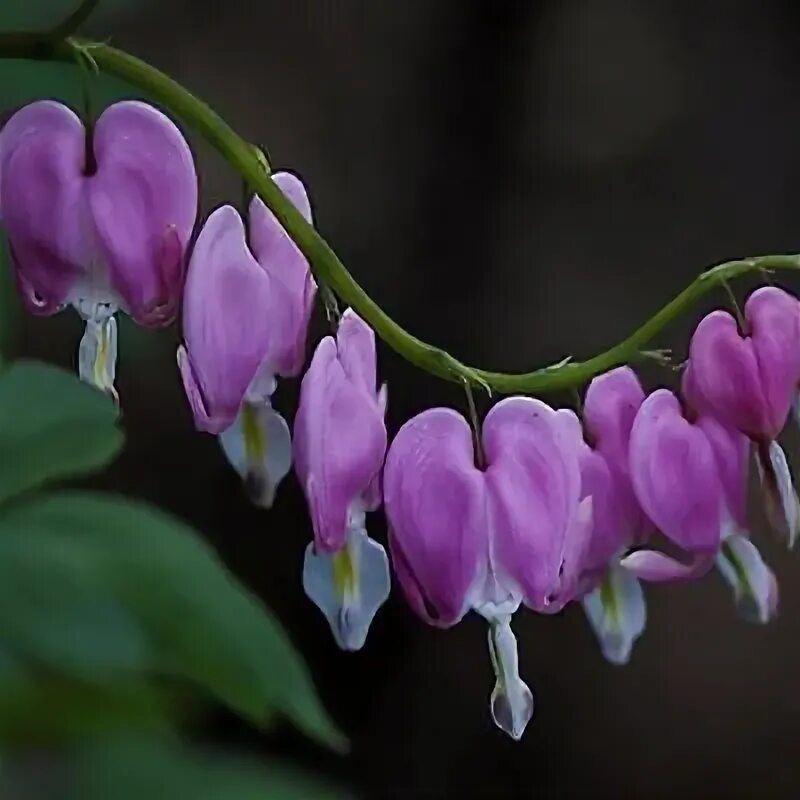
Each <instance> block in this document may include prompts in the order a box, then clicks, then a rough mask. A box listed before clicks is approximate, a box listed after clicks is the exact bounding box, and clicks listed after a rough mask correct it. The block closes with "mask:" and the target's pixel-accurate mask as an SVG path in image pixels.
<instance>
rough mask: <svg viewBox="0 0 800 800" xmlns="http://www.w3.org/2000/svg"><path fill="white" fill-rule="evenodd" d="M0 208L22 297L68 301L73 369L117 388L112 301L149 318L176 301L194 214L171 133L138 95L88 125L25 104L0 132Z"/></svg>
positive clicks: (43, 302) (180, 142) (48, 307)
mask: <svg viewBox="0 0 800 800" xmlns="http://www.w3.org/2000/svg"><path fill="white" fill-rule="evenodd" d="M0 208H2V209H3V224H4V225H5V228H6V232H7V234H8V240H9V246H10V250H11V256H12V261H13V263H14V268H15V274H16V279H17V283H18V285H19V288H20V291H21V293H22V298H23V301H24V302H25V305H26V306H27V308H28V309H29V310H30V311H31V312H33V313H35V314H53V313H55V312H57V311H59V310H61V309H62V308H63V307H64V306H66V305H73V306H74V307H75V308H76V309H77V311H78V313H79V314H80V315H81V316H82V317H83V319H84V320H85V321H86V331H85V333H84V335H83V339H82V340H81V345H80V350H79V372H80V375H81V377H82V378H83V379H84V380H86V381H88V382H89V383H93V384H95V385H97V386H98V387H99V388H101V389H103V390H104V391H106V392H108V393H110V394H115V392H114V386H113V381H114V374H115V365H116V355H117V351H116V341H117V331H116V322H115V320H114V316H113V315H114V313H115V312H116V310H117V309H118V308H120V309H122V310H123V311H125V312H127V313H128V314H130V315H131V316H132V317H133V319H134V320H136V322H138V323H139V324H140V325H145V326H148V327H158V326H163V325H168V324H169V323H171V322H172V321H173V320H174V318H175V315H176V313H177V310H178V305H179V303H180V298H181V292H182V290H183V278H184V264H185V254H186V248H187V246H188V243H189V239H190V237H191V233H192V229H193V228H194V223H195V219H196V216H197V175H196V173H195V167H194V161H193V158H192V154H191V151H190V150H189V146H188V145H187V144H186V141H185V140H184V138H183V136H182V135H181V133H180V131H179V130H178V129H177V128H176V127H175V125H174V124H173V123H172V122H171V121H170V120H169V119H167V117H165V116H164V115H163V114H162V113H161V112H160V111H157V110H156V109H155V108H153V107H152V106H149V105H147V104H145V103H140V102H134V101H124V102H120V103H116V104H114V105H112V106H110V107H109V108H108V109H106V110H105V112H103V114H101V116H100V117H99V119H98V120H97V122H96V123H95V125H94V126H93V128H92V129H91V131H90V132H88V131H87V130H86V128H85V127H84V125H83V123H82V122H81V120H80V119H79V118H78V117H77V116H76V115H75V114H74V113H73V112H72V111H71V110H70V109H69V108H67V107H66V106H63V105H61V104H60V103H56V102H53V101H49V100H48V101H39V102H35V103H31V104H30V105H28V106H26V107H25V108H23V109H21V110H20V111H18V112H17V113H16V114H14V115H13V116H12V117H11V119H10V120H9V121H8V123H7V124H6V125H5V127H4V128H3V130H2V133H1V134H0Z"/></svg>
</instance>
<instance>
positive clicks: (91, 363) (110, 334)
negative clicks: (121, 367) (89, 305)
mask: <svg viewBox="0 0 800 800" xmlns="http://www.w3.org/2000/svg"><path fill="white" fill-rule="evenodd" d="M113 314H114V312H113V310H112V309H109V308H108V307H105V306H104V307H102V308H99V309H96V310H95V314H94V315H93V316H91V317H86V318H85V319H86V327H85V328H84V331H83V336H82V337H81V341H80V345H79V346H78V374H79V375H80V378H81V380H82V381H84V382H86V383H88V384H91V385H92V386H96V387H97V388H98V389H100V391H101V392H105V393H106V394H107V395H109V396H110V397H112V398H113V399H114V400H115V401H116V400H117V399H118V397H117V391H116V389H115V388H114V380H115V378H116V375H117V319H116V317H114V316H113Z"/></svg>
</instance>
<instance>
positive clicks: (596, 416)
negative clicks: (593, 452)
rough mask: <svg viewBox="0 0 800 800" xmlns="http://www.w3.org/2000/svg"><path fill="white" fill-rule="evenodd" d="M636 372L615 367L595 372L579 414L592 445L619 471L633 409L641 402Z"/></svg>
mask: <svg viewBox="0 0 800 800" xmlns="http://www.w3.org/2000/svg"><path fill="white" fill-rule="evenodd" d="M644 397H645V395H644V390H643V389H642V386H641V384H640V383H639V379H638V378H637V377H636V373H635V372H634V371H633V370H632V369H631V368H630V367H618V368H617V369H612V370H611V371H610V372H606V373H605V374H604V375H599V376H598V377H596V378H595V379H594V380H593V381H592V382H591V383H590V384H589V388H588V389H587V390H586V398H585V400H584V404H583V416H584V420H585V422H586V429H587V431H588V433H589V436H590V439H591V441H592V444H593V445H594V447H595V448H596V449H597V450H599V451H600V452H601V453H602V454H603V455H604V456H605V457H606V458H607V459H608V460H609V461H610V462H611V463H612V464H614V466H615V467H616V468H618V469H620V470H621V471H622V472H624V473H627V472H628V443H629V441H630V437H631V428H632V427H633V421H634V419H635V418H636V412H637V411H638V410H639V407H640V406H641V405H642V403H643V402H644Z"/></svg>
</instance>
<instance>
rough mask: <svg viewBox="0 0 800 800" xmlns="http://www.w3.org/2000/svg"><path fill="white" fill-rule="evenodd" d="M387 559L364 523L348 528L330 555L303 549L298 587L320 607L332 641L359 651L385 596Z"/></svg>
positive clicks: (387, 584)
mask: <svg viewBox="0 0 800 800" xmlns="http://www.w3.org/2000/svg"><path fill="white" fill-rule="evenodd" d="M390 585H391V579H390V576H389V559H388V557H387V555H386V551H385V550H384V549H383V547H382V546H381V545H380V544H378V542H376V541H374V540H373V539H370V537H369V536H368V535H367V531H366V529H365V528H364V527H351V528H349V529H348V531H347V538H346V539H345V544H344V546H343V547H342V548H341V549H340V550H339V551H338V552H336V553H323V552H317V551H316V550H315V548H314V544H313V542H312V543H311V544H309V545H308V547H307V548H306V554H305V560H304V563H303V589H304V590H305V593H306V594H307V595H308V597H309V598H310V599H311V601H312V602H313V603H314V604H315V605H316V606H317V607H318V608H319V609H320V611H322V613H323V614H324V615H325V618H326V619H327V620H328V624H329V625H330V627H331V631H332V633H333V636H334V639H336V643H337V644H338V645H339V647H341V648H342V649H343V650H360V649H361V648H362V647H363V646H364V642H365V641H366V638H367V633H368V632H369V627H370V625H371V623H372V620H373V619H374V617H375V614H376V613H377V611H378V609H379V608H380V607H381V606H382V605H383V604H384V603H385V602H386V599H387V598H388V597H389V590H390Z"/></svg>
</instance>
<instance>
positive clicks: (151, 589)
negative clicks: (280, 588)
mask: <svg viewBox="0 0 800 800" xmlns="http://www.w3.org/2000/svg"><path fill="white" fill-rule="evenodd" d="M20 537H25V538H29V539H30V538H33V537H37V540H38V541H39V543H40V549H41V550H47V549H50V548H54V549H57V548H58V546H59V543H60V546H61V548H63V549H74V550H75V553H76V558H79V559H80V561H81V563H84V564H86V565H90V570H91V574H92V575H94V576H96V580H99V581H102V582H103V584H104V585H105V586H106V587H108V589H109V590H110V592H111V594H112V596H113V597H114V598H116V599H118V600H119V602H120V604H121V605H122V606H123V607H124V608H125V609H126V610H127V611H128V612H129V613H130V614H131V616H133V617H134V618H135V619H136V620H137V621H138V623H139V624H140V625H141V627H142V629H143V630H144V632H145V634H146V636H147V637H148V639H149V641H151V642H153V643H154V644H153V647H154V653H155V654H156V655H157V657H158V667H159V668H160V669H161V670H162V671H164V672H166V673H168V674H174V675H176V676H182V677H185V678H188V679H190V680H192V681H194V682H196V683H197V684H199V685H200V686H202V687H204V688H205V689H206V690H207V691H209V692H211V693H213V694H214V695H215V696H216V697H218V698H219V699H220V700H222V701H223V702H225V703H226V704H228V705H229V706H230V707H231V708H233V709H234V710H235V711H237V712H239V713H241V714H243V715H245V716H247V717H248V718H249V719H251V720H252V721H254V722H256V723H260V722H263V721H264V720H265V718H266V715H267V714H268V713H269V712H270V711H271V710H275V711H278V712H280V713H282V714H284V715H286V716H287V717H288V718H289V719H291V720H292V721H293V722H294V723H295V724H296V725H298V726H299V727H300V728H301V729H302V730H304V731H305V732H306V733H308V734H310V735H312V736H314V737H316V738H318V739H319V740H321V741H323V742H325V743H327V744H329V745H331V746H334V747H338V748H341V747H342V746H343V740H342V738H341V735H340V734H339V733H338V731H337V730H336V728H335V727H334V726H333V724H332V723H331V721H330V719H329V718H328V716H327V714H326V713H325V711H324V709H323V708H322V706H321V704H320V702H319V699H318V698H317V695H316V692H315V690H314V686H313V683H312V682H311V679H310V677H309V674H308V671H307V669H306V667H305V665H304V664H303V662H302V660H301V659H300V657H299V656H298V655H297V653H296V652H295V651H294V649H293V648H292V646H291V643H290V642H289V640H288V638H287V637H286V635H285V633H284V632H283V630H282V629H281V627H280V625H279V624H278V622H277V621H276V620H275V619H274V617H272V615H271V614H270V613H269V612H268V611H267V610H266V609H265V608H264V607H263V606H262V605H261V604H260V603H259V602H258V601H257V600H256V598H255V597H253V595H251V594H250V593H249V592H248V591H246V590H245V589H244V588H242V587H241V586H240V585H239V584H238V583H237V581H235V580H234V578H233V577H232V576H231V575H230V574H229V573H228V572H227V570H226V569H225V567H224V566H223V565H222V563H221V562H220V561H219V559H218V558H217V557H216V555H215V554H214V553H213V551H212V550H211V549H210V548H209V547H208V546H207V545H206V544H205V543H203V542H202V541H201V540H200V539H199V538H198V537H197V536H196V535H194V534H193V532H192V531H191V530H190V529H188V528H187V527H186V526H184V525H182V524H181V523H180V522H178V521H177V520H175V519H173V518H172V517H169V516H168V515H166V514H163V513H161V512H159V511H157V510H155V509H151V508H149V507H147V506H144V505H142V504H139V503H132V502H128V501H124V500H121V499H119V500H117V499H109V498H105V497H102V496H99V495H94V494H90V493H78V492H70V493H67V492H62V493H57V494H52V495H48V496H46V497H45V498H43V499H37V500H36V501H34V502H31V503H28V504H25V505H24V506H22V505H17V506H14V507H12V508H9V509H7V510H6V512H5V513H4V514H2V516H0V561H1V560H2V558H3V555H2V543H3V541H4V539H14V538H17V539H18V538H20ZM1 629H2V628H0V630H1Z"/></svg>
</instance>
